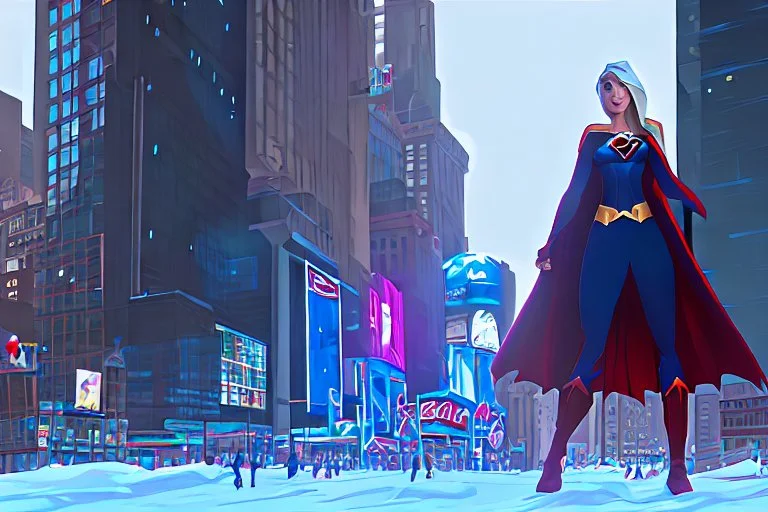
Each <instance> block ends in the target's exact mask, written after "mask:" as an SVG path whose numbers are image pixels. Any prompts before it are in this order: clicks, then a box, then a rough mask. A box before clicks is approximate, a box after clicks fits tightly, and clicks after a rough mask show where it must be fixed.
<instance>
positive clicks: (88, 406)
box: [75, 370, 101, 412]
mask: <svg viewBox="0 0 768 512" xmlns="http://www.w3.org/2000/svg"><path fill="white" fill-rule="evenodd" d="M75 409H85V410H88V411H96V412H98V411H99V410H101V373H99V372H92V371H90V370H77V375H76V378H75Z"/></svg>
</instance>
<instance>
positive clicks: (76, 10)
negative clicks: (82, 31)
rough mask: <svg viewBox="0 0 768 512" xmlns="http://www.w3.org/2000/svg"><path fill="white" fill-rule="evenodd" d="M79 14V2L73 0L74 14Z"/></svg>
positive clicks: (78, 0)
mask: <svg viewBox="0 0 768 512" xmlns="http://www.w3.org/2000/svg"><path fill="white" fill-rule="evenodd" d="M79 12H80V0H75V14H77V13H79Z"/></svg>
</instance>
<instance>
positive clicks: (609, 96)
mask: <svg viewBox="0 0 768 512" xmlns="http://www.w3.org/2000/svg"><path fill="white" fill-rule="evenodd" d="M631 101H632V95H631V94H630V93H629V89H628V88H627V86H626V85H624V83H623V82H622V81H621V80H619V79H618V78H617V77H616V75H614V74H613V73H608V74H607V75H605V76H604V77H603V78H602V79H600V103H602V105H603V110H604V111H605V113H606V114H608V116H609V117H614V116H617V115H619V114H623V113H624V111H625V110H627V107H628V106H629V103H630V102H631Z"/></svg>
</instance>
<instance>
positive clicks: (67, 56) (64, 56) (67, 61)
mask: <svg viewBox="0 0 768 512" xmlns="http://www.w3.org/2000/svg"><path fill="white" fill-rule="evenodd" d="M71 65H72V51H71V50H67V51H65V52H61V69H62V70H65V69H67V68H68V67H69V66H71Z"/></svg>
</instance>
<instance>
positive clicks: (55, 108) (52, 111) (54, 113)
mask: <svg viewBox="0 0 768 512" xmlns="http://www.w3.org/2000/svg"><path fill="white" fill-rule="evenodd" d="M58 118H59V104H58V103H54V104H53V105H51V106H50V107H49V108H48V122H49V123H55V122H56V120H57V119H58Z"/></svg>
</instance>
